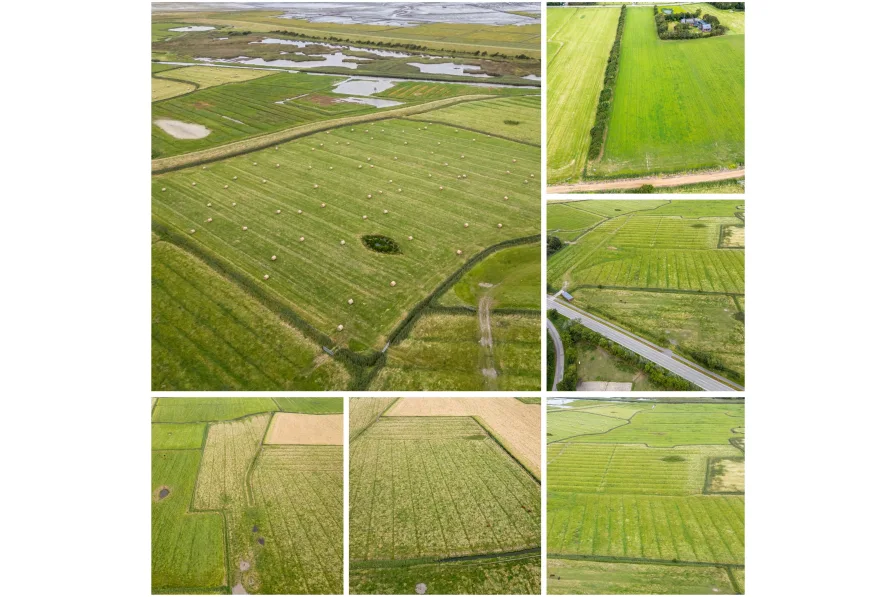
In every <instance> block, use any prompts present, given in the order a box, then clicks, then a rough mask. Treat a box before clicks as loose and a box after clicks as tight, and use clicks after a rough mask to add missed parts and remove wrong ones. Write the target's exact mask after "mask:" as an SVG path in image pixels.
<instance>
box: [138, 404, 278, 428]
mask: <svg viewBox="0 0 896 597" xmlns="http://www.w3.org/2000/svg"><path fill="white" fill-rule="evenodd" d="M274 410H279V409H278V408H277V404H276V403H275V402H274V401H273V400H272V399H271V398H228V399H227V400H222V399H220V398H163V399H161V400H159V402H158V403H157V404H156V406H155V408H154V409H153V411H152V420H153V422H154V423H192V422H196V421H224V420H227V419H238V418H240V417H244V416H246V415H251V414H255V413H264V412H269V411H274Z"/></svg>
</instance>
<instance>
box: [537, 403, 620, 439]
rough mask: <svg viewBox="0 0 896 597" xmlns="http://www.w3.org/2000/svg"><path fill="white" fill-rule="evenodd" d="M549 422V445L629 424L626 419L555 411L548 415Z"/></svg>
mask: <svg viewBox="0 0 896 597" xmlns="http://www.w3.org/2000/svg"><path fill="white" fill-rule="evenodd" d="M548 421H549V422H550V429H549V430H548V443H550V442H556V441H558V440H561V439H565V438H568V437H571V436H576V435H582V434H584V433H603V432H605V431H609V430H610V429H613V428H614V427H619V426H620V425H624V424H626V423H627V421H626V420H624V419H619V418H615V417H605V416H603V415H600V414H597V413H582V412H576V411H554V412H552V413H551V414H550V415H548Z"/></svg>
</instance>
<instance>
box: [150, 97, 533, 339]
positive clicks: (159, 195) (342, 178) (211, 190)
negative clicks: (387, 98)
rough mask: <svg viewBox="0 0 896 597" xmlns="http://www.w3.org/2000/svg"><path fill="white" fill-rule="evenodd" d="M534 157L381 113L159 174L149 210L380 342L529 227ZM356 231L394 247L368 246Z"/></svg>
mask: <svg viewBox="0 0 896 597" xmlns="http://www.w3.org/2000/svg"><path fill="white" fill-rule="evenodd" d="M261 80H264V79H261ZM353 128H354V130H353ZM474 139H475V141H474ZM538 160H539V152H538V150H537V149H536V148H533V147H530V146H527V145H522V144H519V143H514V142H512V141H507V140H504V139H498V138H495V137H487V136H486V135H484V134H482V133H474V132H470V131H466V130H463V129H458V130H457V131H455V129H452V128H450V127H446V126H444V125H439V124H434V125H427V124H426V123H422V122H414V121H407V120H384V121H380V122H377V123H368V124H365V125H361V126H357V127H343V128H338V129H335V130H332V131H329V132H326V133H318V134H314V135H311V136H309V137H305V138H302V139H299V140H296V141H293V142H290V143H286V144H283V145H280V146H279V147H278V148H270V149H266V150H261V151H257V152H253V153H251V154H247V155H244V156H238V157H234V158H229V159H226V160H222V161H219V162H214V163H212V164H209V165H207V166H205V167H193V168H188V169H184V170H180V171H176V172H172V173H168V174H161V175H157V176H155V177H154V178H153V185H152V187H153V222H154V226H155V229H156V231H157V233H160V235H161V236H162V238H163V240H169V239H171V240H176V242H178V243H180V244H182V245H183V246H185V247H187V248H189V249H190V250H191V251H193V252H194V253H196V254H198V255H200V256H207V257H211V258H212V259H214V260H215V261H216V263H218V264H219V265H220V266H221V267H223V268H226V270H228V271H230V272H233V273H234V274H235V275H238V276H239V277H240V278H241V279H243V280H244V284H245V285H246V286H247V287H248V286H249V285H251V286H252V287H253V288H252V290H253V291H254V292H256V293H257V292H261V293H264V294H265V295H268V296H272V297H275V298H276V299H277V301H279V302H282V303H283V304H285V305H288V307H289V309H290V310H292V311H294V312H295V313H296V314H298V315H299V316H300V317H301V318H302V319H303V320H305V321H307V322H308V323H310V324H311V325H312V326H314V327H315V328H316V329H317V330H319V331H321V332H322V333H324V334H326V335H328V336H330V337H331V338H332V339H333V342H334V344H336V345H338V346H348V347H351V348H354V349H358V350H364V349H366V348H368V347H374V348H382V346H383V344H384V343H385V339H386V336H387V334H388V333H389V332H390V331H391V330H392V328H394V327H395V326H396V325H397V324H398V322H399V321H400V320H401V319H402V317H403V316H404V315H405V314H406V313H407V312H408V310H409V309H410V308H411V307H412V306H413V305H415V304H416V303H418V302H419V301H421V300H422V299H423V298H424V297H426V296H427V295H428V294H429V293H430V292H432V290H433V289H435V287H436V286H437V285H438V283H439V282H440V281H442V280H443V279H445V278H446V277H447V276H448V275H449V274H450V273H451V272H453V271H455V270H457V269H459V268H460V267H461V265H463V263H464V261H465V260H466V259H468V258H469V256H472V255H475V254H476V253H478V252H479V251H482V250H483V249H485V248H486V247H488V246H491V245H494V244H497V243H499V242H502V241H507V240H511V239H515V238H520V237H525V236H529V235H533V234H537V233H538V229H539V184H540V181H539V175H538V172H539V168H538ZM446 164H447V165H446ZM278 165H279V166H278ZM530 174H534V176H530ZM464 175H466V178H463V176H464ZM390 181H391V182H390ZM194 183H195V184H194ZM315 185H317V187H315ZM163 189H164V190H163ZM505 196H507V197H508V199H507V200H504V197H505ZM324 204H325V205H326V207H324V206H323V205H324ZM278 210H279V211H280V213H277V212H278ZM300 210H301V213H299V211H300ZM386 211H388V213H385V212H386ZM364 216H367V219H364ZM209 220H211V221H209ZM464 223H468V224H469V226H468V227H464ZM498 224H501V228H499V227H498ZM243 227H245V228H246V230H243ZM191 230H195V232H191ZM367 234H381V235H386V236H388V237H391V238H392V239H394V240H395V241H396V242H397V243H398V245H399V246H400V250H401V253H400V254H383V253H377V252H374V251H371V250H370V249H368V248H366V247H365V246H364V244H363V243H362V241H361V236H363V235H367ZM411 236H412V237H413V240H411V239H410V238H409V237H411ZM166 237H167V238H166ZM342 241H345V244H344V245H343V244H341V243H342ZM458 250H460V251H462V253H461V254H460V255H458V254H457V251H458ZM273 256H276V257H277V259H276V260H272V257H273ZM266 275H267V276H269V279H267V280H265V279H264V276H266ZM391 281H395V282H396V285H395V286H394V287H393V286H391V285H390V282H391ZM349 299H352V301H353V304H349V303H348V300H349ZM339 325H342V326H344V328H343V330H342V331H339V330H338V329H337V327H338V326H339Z"/></svg>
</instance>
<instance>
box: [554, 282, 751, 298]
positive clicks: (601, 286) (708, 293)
mask: <svg viewBox="0 0 896 597" xmlns="http://www.w3.org/2000/svg"><path fill="white" fill-rule="evenodd" d="M583 288H585V289H588V288H595V289H597V290H631V291H634V292H660V293H663V294H698V295H705V296H730V297H732V298H734V297H736V296H746V295H745V293H743V292H721V291H716V290H684V289H678V288H650V287H647V286H608V285H605V284H579V285H578V286H575V287H573V288H571V289H568V292H570V293H572V292H575V291H577V290H581V289H583Z"/></svg>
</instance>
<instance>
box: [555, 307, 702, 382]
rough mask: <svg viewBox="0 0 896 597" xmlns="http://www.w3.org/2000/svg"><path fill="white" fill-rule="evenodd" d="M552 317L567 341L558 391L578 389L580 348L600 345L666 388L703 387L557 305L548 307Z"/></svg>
mask: <svg viewBox="0 0 896 597" xmlns="http://www.w3.org/2000/svg"><path fill="white" fill-rule="evenodd" d="M548 319H550V320H551V323H553V324H554V326H555V327H556V328H557V332H558V333H559V334H560V340H561V341H562V342H563V351H564V370H563V379H562V380H560V381H558V382H557V390H558V391H574V390H575V389H576V386H577V385H578V382H579V372H578V362H579V361H578V356H579V351H580V350H589V349H590V350H594V349H596V348H598V347H599V348H602V349H604V350H605V351H607V352H609V353H610V354H611V355H612V356H613V357H614V358H615V359H616V360H618V361H621V362H623V363H627V364H628V365H631V366H633V367H637V368H638V369H640V370H641V371H643V372H644V373H645V374H646V375H647V378H648V379H649V380H650V383H652V384H653V385H655V386H658V387H660V388H663V389H664V390H674V391H696V390H699V389H700V388H699V387H697V386H695V385H694V384H692V383H691V382H689V381H688V380H686V379H684V378H682V377H679V376H677V375H675V374H674V373H672V372H670V371H669V370H667V369H665V368H663V367H660V366H659V365H657V364H656V363H654V362H652V361H648V360H647V359H645V358H644V357H642V356H640V355H638V354H636V353H634V352H632V351H630V350H629V349H627V348H625V347H623V346H620V345H619V344H616V343H615V342H613V341H612V340H609V339H608V338H606V337H604V336H603V335H601V334H598V333H597V332H595V331H593V330H590V329H588V328H586V327H585V326H583V325H582V324H580V323H578V322H575V321H572V320H571V319H566V318H565V317H563V316H562V315H560V313H558V312H557V310H556V309H550V310H548Z"/></svg>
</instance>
